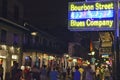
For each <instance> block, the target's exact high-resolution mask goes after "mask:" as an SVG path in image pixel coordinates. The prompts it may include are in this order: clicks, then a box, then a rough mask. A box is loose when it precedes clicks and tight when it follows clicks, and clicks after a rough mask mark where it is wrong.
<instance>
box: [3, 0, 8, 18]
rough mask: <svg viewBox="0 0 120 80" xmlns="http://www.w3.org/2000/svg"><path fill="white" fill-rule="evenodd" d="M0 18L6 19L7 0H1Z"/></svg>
mask: <svg viewBox="0 0 120 80" xmlns="http://www.w3.org/2000/svg"><path fill="white" fill-rule="evenodd" d="M2 1H3V5H2V17H4V18H7V0H2Z"/></svg>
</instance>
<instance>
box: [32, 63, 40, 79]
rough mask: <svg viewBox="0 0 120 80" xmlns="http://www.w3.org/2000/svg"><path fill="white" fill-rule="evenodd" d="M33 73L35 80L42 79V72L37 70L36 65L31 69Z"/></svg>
mask: <svg viewBox="0 0 120 80" xmlns="http://www.w3.org/2000/svg"><path fill="white" fill-rule="evenodd" d="M31 72H32V73H33V75H32V78H33V80H39V79H40V70H39V69H38V68H37V66H36V65H34V66H33V68H32V69H31Z"/></svg>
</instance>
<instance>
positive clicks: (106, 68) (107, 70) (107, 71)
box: [104, 66, 110, 80]
mask: <svg viewBox="0 0 120 80" xmlns="http://www.w3.org/2000/svg"><path fill="white" fill-rule="evenodd" d="M104 73H105V74H104V78H105V79H104V80H110V70H109V69H108V66H106V67H105V72H104Z"/></svg>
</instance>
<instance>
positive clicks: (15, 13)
mask: <svg viewBox="0 0 120 80" xmlns="http://www.w3.org/2000/svg"><path fill="white" fill-rule="evenodd" d="M14 18H15V20H16V21H18V20H19V7H18V6H17V5H15V6H14Z"/></svg>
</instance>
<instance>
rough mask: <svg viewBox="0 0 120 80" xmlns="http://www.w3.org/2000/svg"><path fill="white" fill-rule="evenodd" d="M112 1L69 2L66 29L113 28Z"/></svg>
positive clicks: (104, 29) (113, 12)
mask: <svg viewBox="0 0 120 80" xmlns="http://www.w3.org/2000/svg"><path fill="white" fill-rule="evenodd" d="M114 14H115V11H114V2H113V1H104V2H82V3H81V2H69V5H68V29H69V30H71V31H106V30H114V29H115V26H114V23H115V21H114V19H115V17H114V16H115V15H114Z"/></svg>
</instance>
